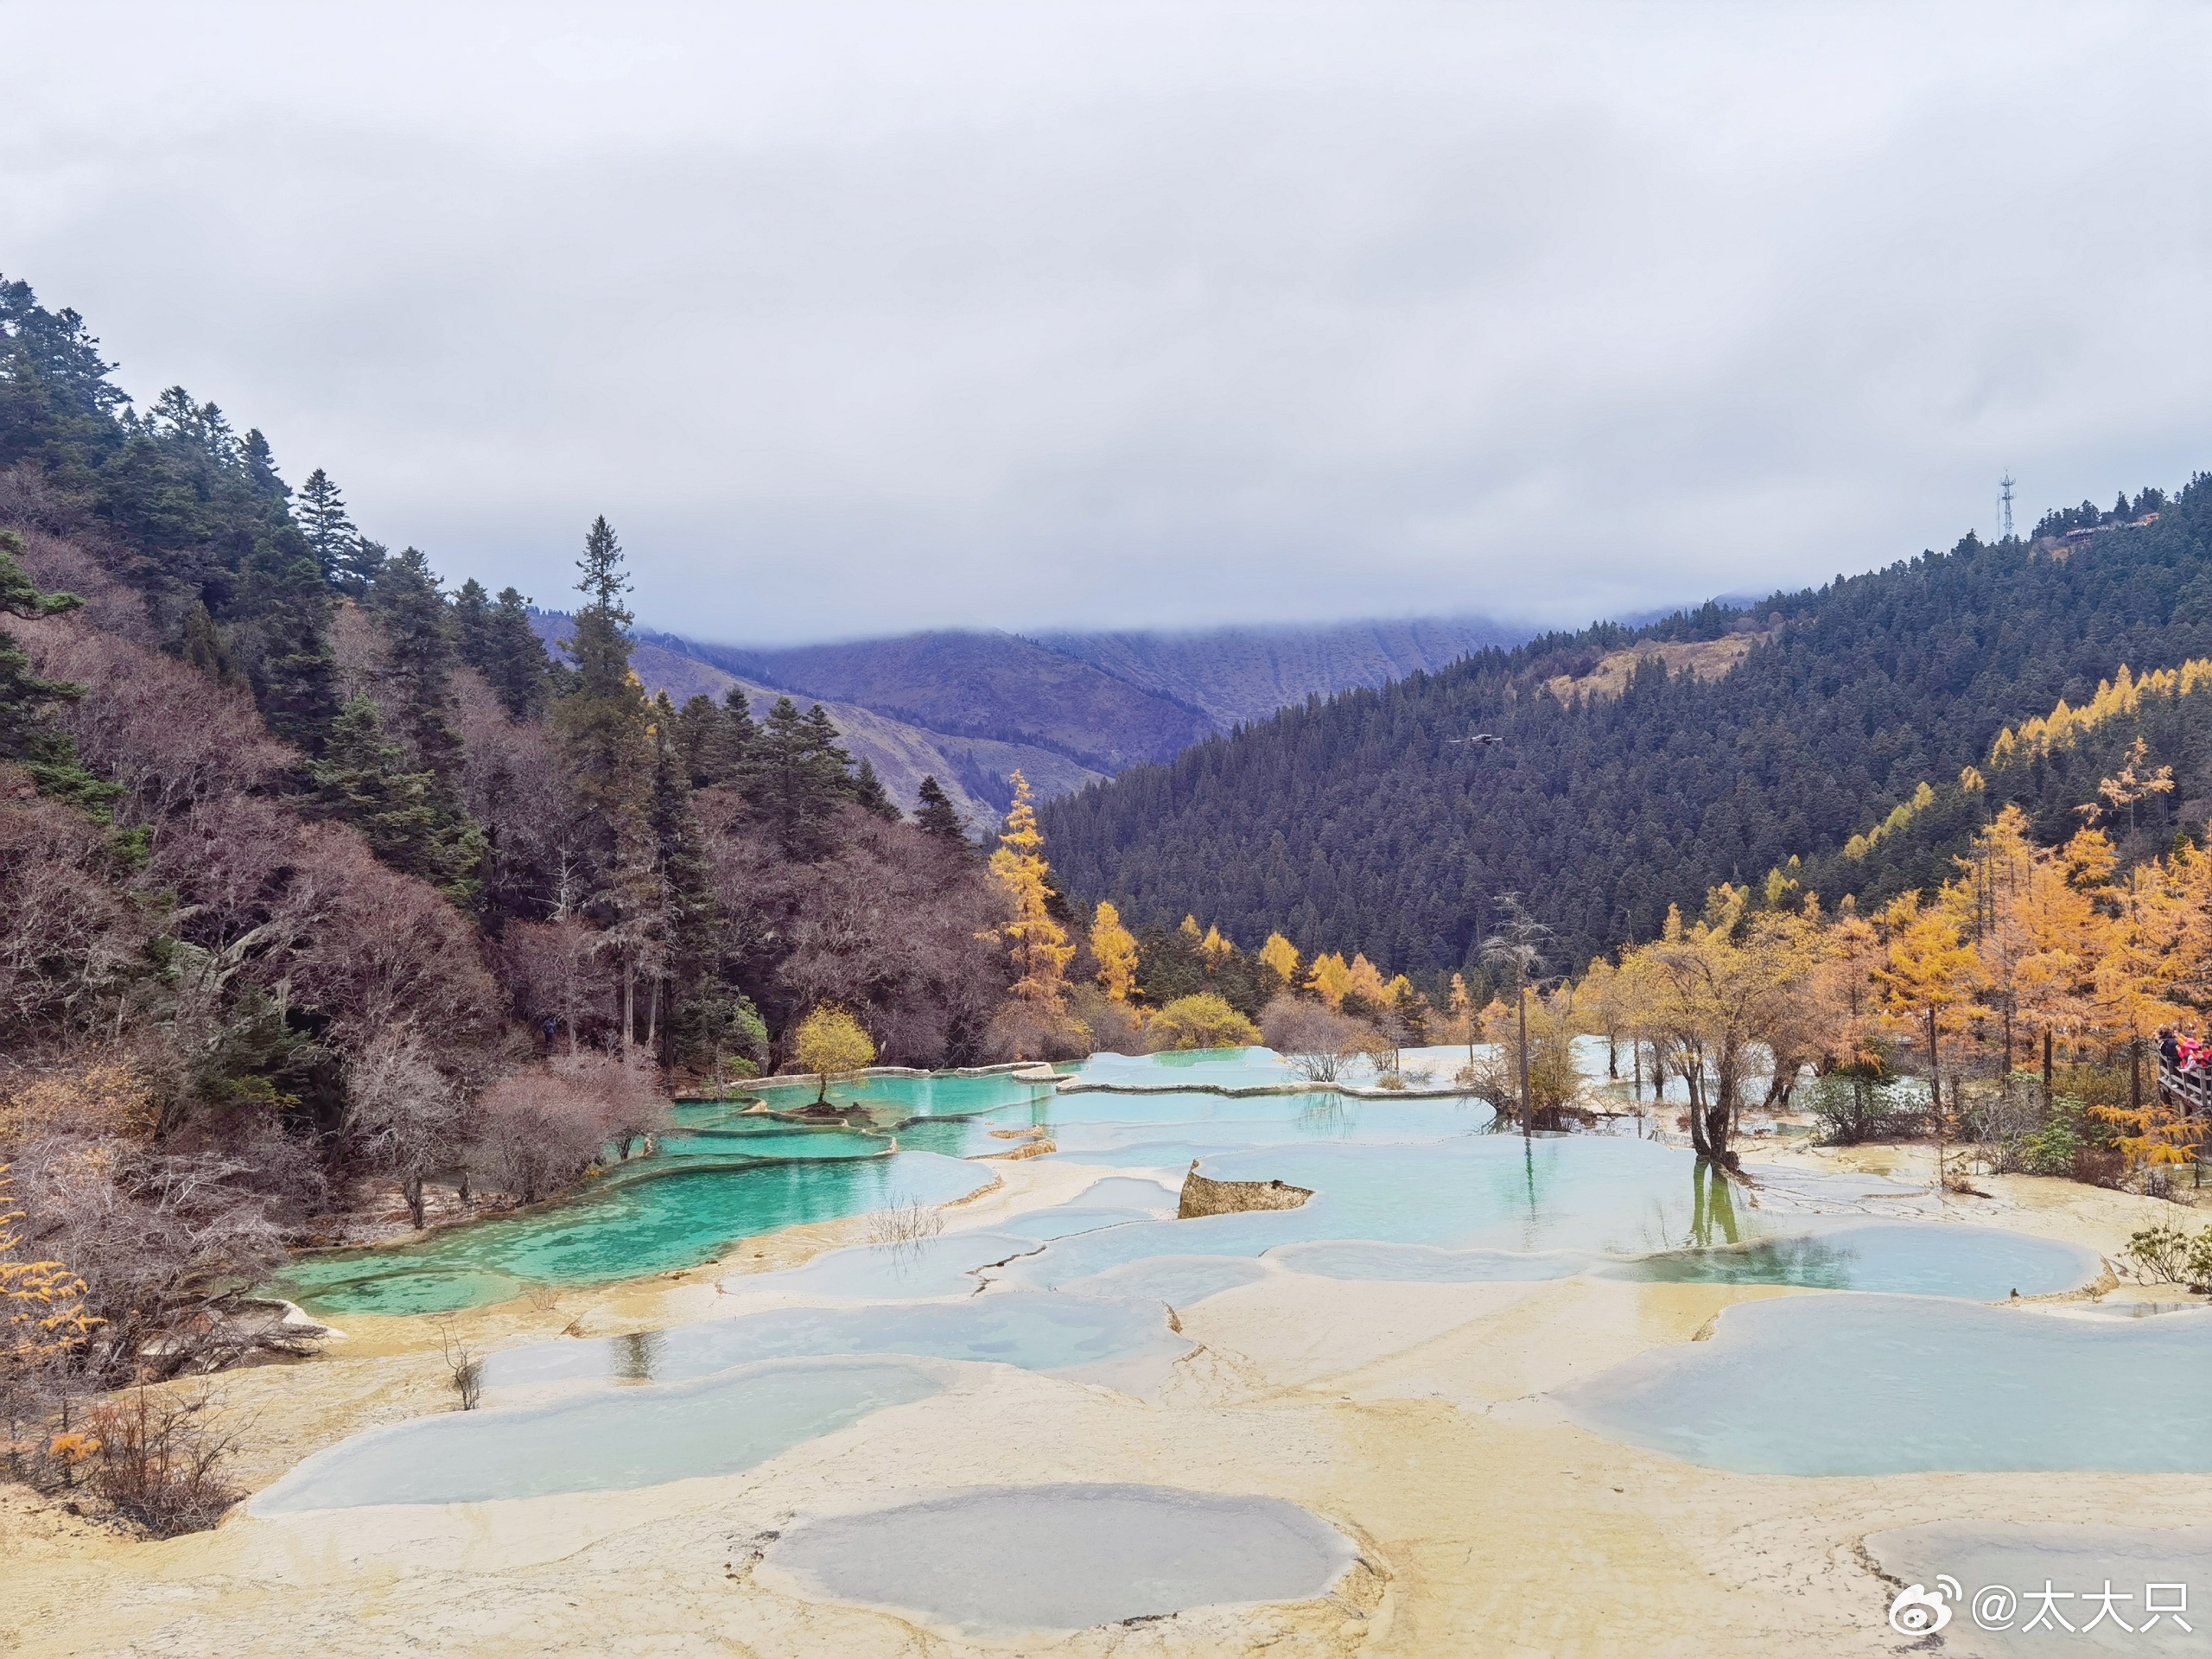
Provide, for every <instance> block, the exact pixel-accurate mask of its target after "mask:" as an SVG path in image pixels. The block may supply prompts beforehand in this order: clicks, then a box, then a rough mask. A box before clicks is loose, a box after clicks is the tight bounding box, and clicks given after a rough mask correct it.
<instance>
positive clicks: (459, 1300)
mask: <svg viewBox="0 0 2212 1659" xmlns="http://www.w3.org/2000/svg"><path fill="white" fill-rule="evenodd" d="M684 1161H685V1160H667V1161H665V1162H663V1163H660V1164H658V1165H656V1166H652V1167H639V1166H631V1170H630V1171H628V1172H626V1173H622V1174H621V1175H620V1176H619V1177H618V1178H617V1179H610V1180H608V1181H607V1182H605V1183H603V1184H601V1185H598V1186H597V1187H595V1188H593V1189H589V1190H588V1191H587V1192H584V1193H583V1194H582V1195H581V1196H579V1197H577V1198H570V1199H566V1200H563V1201H562V1202H559V1203H556V1204H550V1205H543V1206H542V1207H540V1208H537V1209H535V1210H531V1211H524V1212H523V1213H521V1214H518V1215H514V1216H503V1217H494V1218H493V1219H491V1220H488V1221H480V1222H473V1223H470V1224H467V1225H466V1226H462V1227H454V1228H449V1229H448V1230H444V1231H442V1232H437V1233H434V1234H432V1235H431V1236H429V1238H427V1239H425V1240H423V1242H422V1243H416V1244H408V1245H403V1246H399V1247H397V1248H395V1249H374V1250H343V1251H331V1252H328V1253H326V1254H322V1255H308V1256H302V1257H299V1258H297V1259H296V1260H295V1261H293V1262H289V1263H288V1264H287V1265H286V1267H285V1269H284V1271H283V1274H282V1275H281V1276H280V1277H279V1278H278V1280H277V1285H276V1288H277V1293H278V1294H280V1295H284V1296H288V1297H289V1298H290V1299H291V1300H294V1301H296V1302H299V1303H301V1304H302V1306H307V1307H310V1308H313V1309H315V1311H317V1312H319V1313H445V1312H448V1311H450V1310H452V1309H455V1308H462V1307H474V1306H481V1305H482V1304H484V1303H486V1302H496V1301H503V1300H506V1299H507V1298H508V1297H511V1296H517V1295H519V1294H521V1293H522V1291H523V1289H524V1287H526V1286H528V1285H530V1284H533V1283H542V1284H555V1285H589V1284H603V1283H606V1282H607V1281H612V1280H617V1279H628V1278H634V1277H636V1276H638V1275H639V1274H648V1273H658V1272H664V1271H668V1270H671V1269H674V1268H690V1267H696V1266H697V1265H699V1263H701V1262H711V1261H713V1260H714V1259H715V1257H716V1256H717V1255H721V1253H722V1252H723V1251H724V1250H725V1249H728V1246H729V1245H730V1244H731V1243H733V1242H734V1241H735V1240H737V1239H741V1238H748V1237H752V1236H756V1235H758V1234H761V1233H767V1232H773V1231H774V1230H777V1229H778V1228H781V1227H790V1226H794V1225H796V1224H798V1223H801V1222H808V1221H825V1220H829V1219H831V1218H833V1217H839V1216H850V1215H858V1214H860V1213H861V1212H863V1211H871V1210H881V1209H887V1208H889V1207H891V1206H892V1205H896V1204H900V1203H905V1202H907V1201H909V1200H914V1201H918V1202H920V1203H923V1204H945V1203H950V1201H951V1200H953V1199H955V1198H963V1197H965V1196H966V1195H967V1194H968V1193H969V1192H974V1191H976V1189H977V1188H978V1187H982V1186H988V1185H989V1184H990V1181H991V1173H990V1171H989V1169H988V1167H987V1166H979V1165H976V1164H972V1163H968V1162H964V1161H963V1160H958V1159H954V1158H945V1157H940V1156H938V1155H937V1154H932V1153H925V1152H900V1153H897V1154H892V1155H890V1156H878V1157H873V1158H863V1159H854V1158H836V1159H823V1160H790V1159H785V1160H762V1161H760V1162H755V1163H747V1164H740V1165H736V1166H733V1167H728V1168H720V1169H686V1168H684V1167H683V1162H684Z"/></svg>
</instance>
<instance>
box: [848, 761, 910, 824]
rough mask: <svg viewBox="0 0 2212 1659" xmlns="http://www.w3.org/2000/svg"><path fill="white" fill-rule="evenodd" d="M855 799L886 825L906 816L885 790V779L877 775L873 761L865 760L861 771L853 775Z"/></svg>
mask: <svg viewBox="0 0 2212 1659" xmlns="http://www.w3.org/2000/svg"><path fill="white" fill-rule="evenodd" d="M853 799H854V800H855V801H856V802H858V803H859V804H861V806H862V807H864V808H866V809H867V810H868V811H870V812H873V813H874V814H875V816H876V817H879V818H881V819H882V820H883V821H884V822H885V823H898V822H899V820H900V819H901V818H902V817H905V816H906V814H904V813H902V812H901V811H899V804H898V802H896V801H894V800H893V799H892V798H891V793H890V791H888V790H887V789H885V788H884V786H883V779H880V778H879V777H877V776H876V775H875V763H874V761H872V760H866V759H863V760H861V768H860V770H859V771H858V772H855V773H854V774H853Z"/></svg>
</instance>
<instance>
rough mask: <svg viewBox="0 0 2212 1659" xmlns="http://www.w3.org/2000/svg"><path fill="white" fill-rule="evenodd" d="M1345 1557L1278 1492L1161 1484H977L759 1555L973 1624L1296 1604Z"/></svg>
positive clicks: (857, 1591)
mask: <svg viewBox="0 0 2212 1659" xmlns="http://www.w3.org/2000/svg"><path fill="white" fill-rule="evenodd" d="M1356 1559H1357V1552H1356V1551H1355V1550H1354V1549H1353V1548H1352V1545H1351V1540H1349V1539H1347V1538H1346V1537H1345V1536H1344V1535H1343V1534H1342V1533H1340V1532H1338V1531H1337V1529H1335V1528H1333V1527H1332V1526H1330V1525H1328V1524H1327V1523H1326V1522H1323V1521H1321V1520H1320V1519H1319V1518H1318V1517H1317V1516H1313V1515H1312V1514H1310V1513H1308V1512H1307V1511H1306V1510H1301V1509H1300V1508H1299V1507H1298V1506H1297V1505H1295V1504H1294V1503H1284V1502H1283V1501H1282V1500H1281V1499H1280V1498H1273V1497H1228V1496H1223V1495H1220V1494H1217V1493H1211V1492H1191V1491H1181V1490H1179V1489H1177V1488H1174V1487H1167V1486H1122V1485H1075V1484H1068V1485H1051V1486H986V1487H982V1488H980V1489H977V1490H976V1491H966V1492H958V1493H954V1494H952V1495H950V1496H949V1497H937V1498H931V1499H927V1500H925V1501H923V1502H921V1503H906V1504H902V1505H900V1506H899V1507H898V1508H896V1509H888V1510H870V1511H868V1513H866V1514H862V1515H848V1516H830V1517H827V1518H824V1519H821V1520H808V1521H801V1522H799V1523H798V1525H796V1526H793V1527H791V1528H788V1529H785V1532H784V1535H783V1536H782V1537H780V1538H779V1539H778V1540H777V1541H775V1542H774V1543H773V1544H772V1545H770V1546H769V1548H768V1551H767V1556H766V1562H765V1563H764V1565H765V1566H766V1567H769V1568H770V1569H772V1571H773V1572H775V1573H781V1574H785V1575H787V1576H788V1577H789V1579H790V1580H792V1581H793V1582H794V1584H795V1585H796V1586H797V1587H798V1588H800V1589H801V1590H803V1591H804V1592H810V1593H812V1594H814V1595H817V1596H822V1597H827V1598H832V1599H836V1600H840V1601H854V1602H861V1603H865V1604H868V1605H874V1606H881V1607H892V1608H896V1609H898V1610H899V1611H903V1612H906V1613H910V1614H918V1615H919V1616H920V1617H921V1618H925V1619H926V1620H929V1621H931V1622H932V1623H935V1624H940V1625H948V1626H950V1627H952V1628H953V1629H956V1630H961V1631H963V1632H966V1633H969V1634H976V1635H988V1634H1010V1633H1013V1632H1016V1631H1021V1630H1083V1629H1086V1628H1089V1627H1090V1626H1092V1625H1096V1624H1116V1623H1118V1622H1120V1621H1122V1620H1124V1619H1135V1618H1157V1617H1159V1616H1160V1615H1161V1614H1164V1613H1175V1612H1180V1611H1184V1610H1185V1609H1186V1608H1192V1607H1205V1606H1216V1605H1223V1604H1230V1603H1239V1602H1265V1601H1302V1600H1305V1599H1308V1598H1310V1597H1313V1596H1318V1595H1320V1594H1322V1593H1324V1592H1326V1591H1327V1590H1328V1588H1329V1586H1331V1585H1332V1584H1334V1583H1335V1582H1336V1581H1337V1580H1338V1578H1340V1577H1342V1576H1343V1574H1344V1571H1345V1569H1346V1568H1348V1567H1351V1564H1352V1562H1353V1561H1354V1560H1356Z"/></svg>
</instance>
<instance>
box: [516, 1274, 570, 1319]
mask: <svg viewBox="0 0 2212 1659" xmlns="http://www.w3.org/2000/svg"><path fill="white" fill-rule="evenodd" d="M522 1296H523V1300H524V1301H526V1302H528V1303H529V1304H530V1311H531V1313H558V1312H559V1311H560V1307H561V1289H560V1287H559V1286H557V1285H548V1284H541V1283H538V1282H537V1281H532V1282H531V1283H529V1284H527V1285H524V1287H522Z"/></svg>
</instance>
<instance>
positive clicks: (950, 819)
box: [914, 778, 969, 849]
mask: <svg viewBox="0 0 2212 1659" xmlns="http://www.w3.org/2000/svg"><path fill="white" fill-rule="evenodd" d="M916 793H917V795H918V798H919V801H920V810H919V811H918V812H917V813H915V815H914V822H915V823H917V824H918V825H919V826H920V828H921V830H922V832H923V833H924V834H925V835H931V836H936V837H937V838H938V840H939V841H944V842H950V843H951V844H952V845H953V846H956V847H959V848H962V849H966V848H967V847H968V846H969V840H968V827H967V826H966V825H965V824H963V823H961V822H960V814H959V813H957V812H956V811H954V810H953V809H952V798H951V797H950V795H947V794H946V793H945V792H944V785H942V784H940V783H938V780H937V779H935V778H925V779H922V785H921V788H920V789H919V790H918V791H916Z"/></svg>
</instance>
